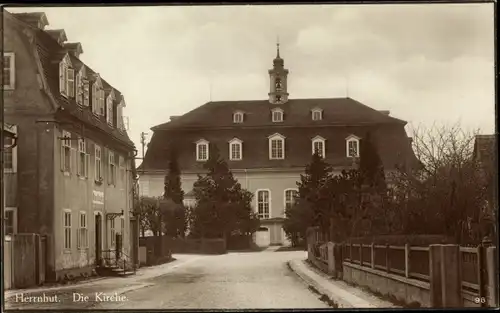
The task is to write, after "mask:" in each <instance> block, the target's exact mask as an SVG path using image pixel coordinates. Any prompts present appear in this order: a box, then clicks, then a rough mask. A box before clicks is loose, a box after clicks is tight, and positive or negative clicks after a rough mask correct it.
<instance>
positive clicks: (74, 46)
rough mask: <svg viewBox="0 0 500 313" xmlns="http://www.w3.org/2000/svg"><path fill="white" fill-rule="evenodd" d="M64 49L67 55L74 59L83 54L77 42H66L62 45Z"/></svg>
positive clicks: (80, 45)
mask: <svg viewBox="0 0 500 313" xmlns="http://www.w3.org/2000/svg"><path fill="white" fill-rule="evenodd" d="M63 46H64V48H66V50H67V51H68V53H69V54H71V55H72V56H74V57H75V58H79V57H80V55H81V54H82V53H83V48H82V44H81V43H79V42H66V43H64V45H63Z"/></svg>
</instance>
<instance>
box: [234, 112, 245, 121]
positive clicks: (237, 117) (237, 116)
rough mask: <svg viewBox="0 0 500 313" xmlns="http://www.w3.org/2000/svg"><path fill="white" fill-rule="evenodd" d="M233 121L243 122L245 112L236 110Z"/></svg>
mask: <svg viewBox="0 0 500 313" xmlns="http://www.w3.org/2000/svg"><path fill="white" fill-rule="evenodd" d="M233 123H243V112H235V113H234V114H233Z"/></svg>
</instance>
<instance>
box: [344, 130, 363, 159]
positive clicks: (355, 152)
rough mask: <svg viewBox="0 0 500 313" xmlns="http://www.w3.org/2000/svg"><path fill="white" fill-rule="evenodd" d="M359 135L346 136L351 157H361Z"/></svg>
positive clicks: (347, 149) (348, 152) (347, 152)
mask: <svg viewBox="0 0 500 313" xmlns="http://www.w3.org/2000/svg"><path fill="white" fill-rule="evenodd" d="M359 139H360V138H359V137H357V136H354V135H350V136H349V137H347V138H346V154H347V157H349V158H359Z"/></svg>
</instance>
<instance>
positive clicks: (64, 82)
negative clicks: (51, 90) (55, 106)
mask: <svg viewBox="0 0 500 313" xmlns="http://www.w3.org/2000/svg"><path fill="white" fill-rule="evenodd" d="M59 92H60V93H61V95H63V96H64V97H74V96H75V71H74V70H73V68H72V64H71V60H70V58H69V56H68V55H67V54H66V55H65V56H64V58H63V59H62V60H61V62H59Z"/></svg>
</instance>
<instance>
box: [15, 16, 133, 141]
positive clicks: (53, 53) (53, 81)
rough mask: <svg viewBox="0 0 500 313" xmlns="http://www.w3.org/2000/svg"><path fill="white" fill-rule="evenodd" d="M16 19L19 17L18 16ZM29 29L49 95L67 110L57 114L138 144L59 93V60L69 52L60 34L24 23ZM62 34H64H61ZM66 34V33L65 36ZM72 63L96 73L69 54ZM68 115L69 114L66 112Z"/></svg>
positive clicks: (104, 120) (91, 74) (91, 73)
mask: <svg viewBox="0 0 500 313" xmlns="http://www.w3.org/2000/svg"><path fill="white" fill-rule="evenodd" d="M14 17H16V15H14ZM24 25H25V27H27V28H30V29H31V30H32V31H33V33H34V35H35V38H34V39H35V40H34V42H35V44H36V49H37V52H38V55H39V57H40V61H41V64H42V69H43V73H42V74H43V75H44V78H45V80H46V81H47V83H48V87H49V92H50V93H51V94H52V96H53V97H54V99H55V101H56V104H57V105H58V107H59V108H61V109H63V110H59V111H58V113H57V114H67V113H68V112H69V114H71V115H72V116H73V117H75V118H77V119H78V120H80V121H82V122H83V123H86V124H87V125H92V126H95V127H97V128H99V129H100V130H102V131H104V132H106V133H107V134H109V135H111V136H112V137H113V138H115V139H116V140H118V141H120V142H122V143H124V144H125V145H127V146H129V147H134V143H133V142H132V141H131V140H130V138H129V137H128V135H127V133H126V132H125V131H120V130H118V129H116V128H113V127H110V126H109V125H108V123H107V122H106V119H105V118H104V117H99V118H97V117H96V116H95V115H94V114H93V113H92V112H91V110H90V109H89V110H86V109H85V110H81V109H79V106H78V105H77V104H76V101H75V99H68V98H65V97H63V96H62V95H61V93H60V92H59V66H58V61H60V60H61V59H62V58H63V57H64V56H65V55H67V54H68V53H67V51H66V49H65V48H64V47H63V46H62V45H61V44H59V43H58V41H57V40H56V39H55V38H54V37H53V35H54V34H56V33H58V32H59V30H57V31H52V35H51V34H49V33H48V32H47V31H44V30H41V29H38V28H36V27H34V26H31V25H29V24H27V23H24ZM59 33H61V32H59ZM61 34H62V33H61ZM68 55H69V58H70V60H71V63H72V66H73V67H74V68H75V69H77V70H79V69H80V68H81V67H82V66H85V68H86V76H87V77H88V78H91V77H92V76H93V75H95V74H96V72H95V71H93V70H92V69H91V68H90V67H89V66H87V65H85V64H84V63H83V62H82V61H81V60H79V59H78V58H76V57H75V56H73V55H71V54H68ZM102 84H103V87H104V88H112V87H111V86H110V85H109V84H108V83H107V82H105V81H104V80H102ZM115 94H116V96H117V98H120V97H121V94H120V93H119V92H118V90H116V89H115ZM64 112H66V113H64Z"/></svg>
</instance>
